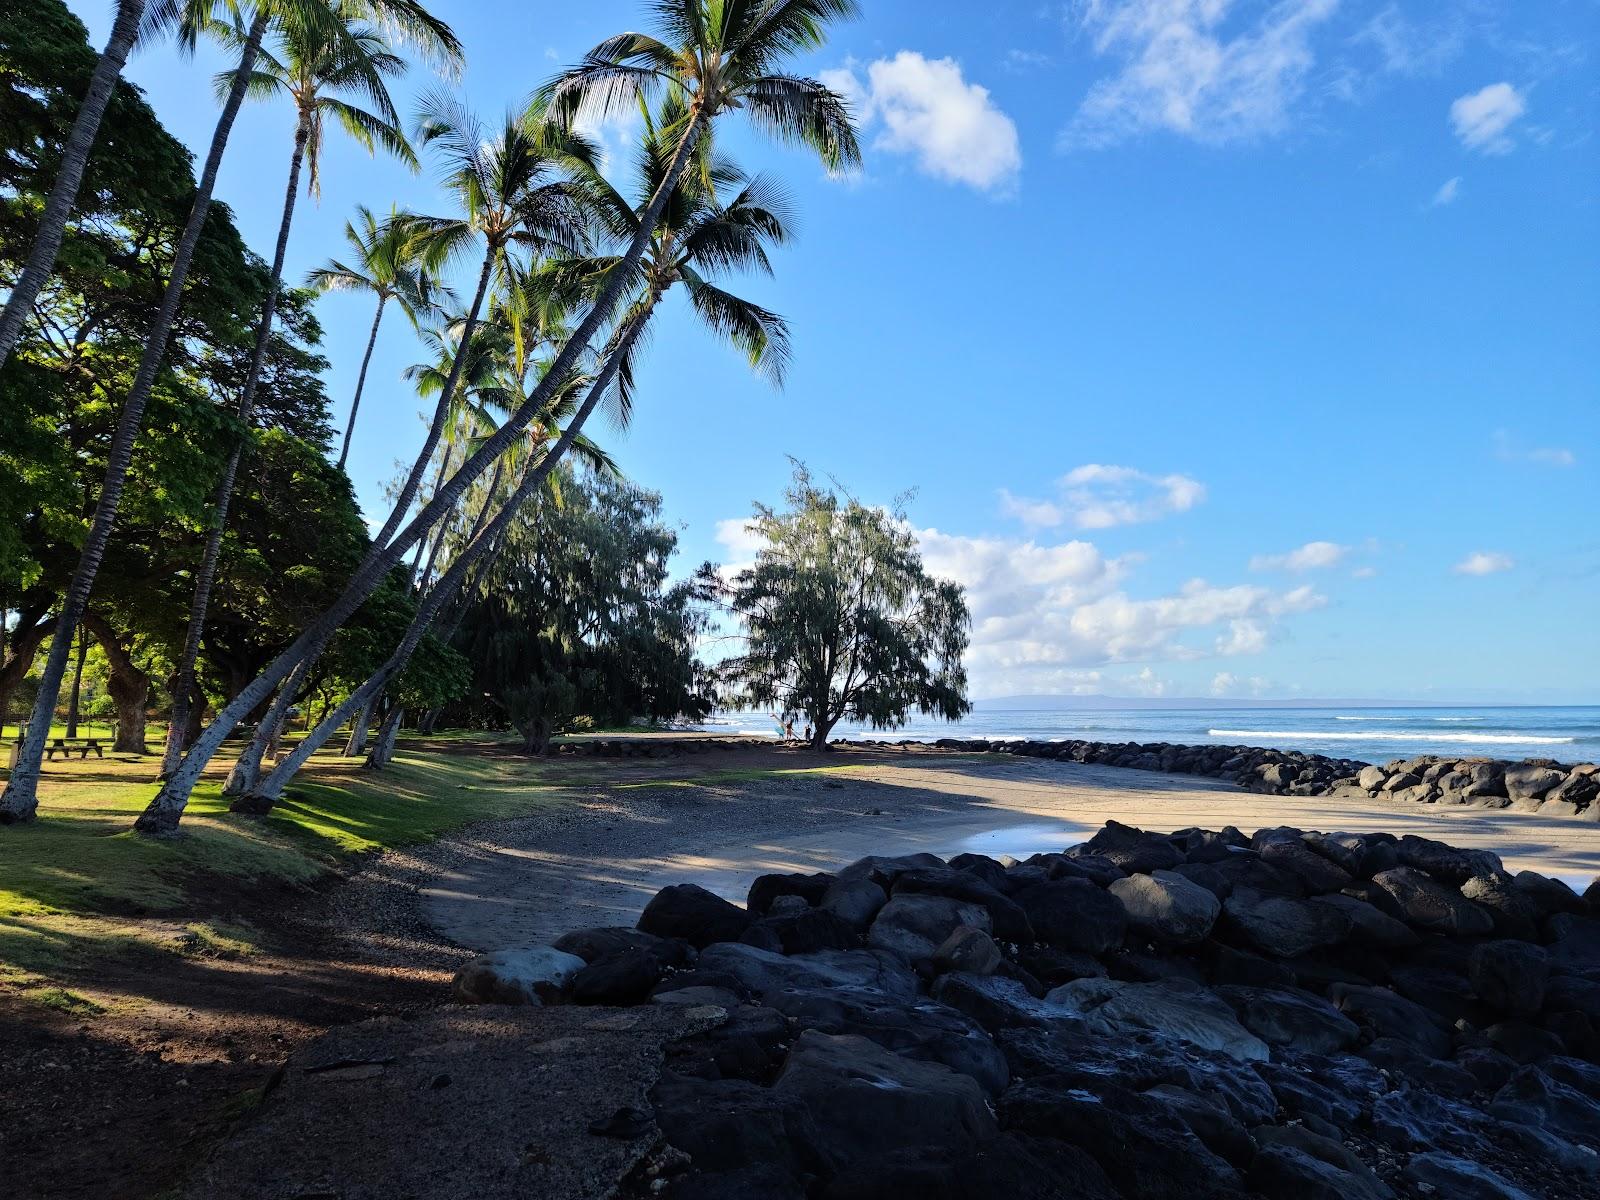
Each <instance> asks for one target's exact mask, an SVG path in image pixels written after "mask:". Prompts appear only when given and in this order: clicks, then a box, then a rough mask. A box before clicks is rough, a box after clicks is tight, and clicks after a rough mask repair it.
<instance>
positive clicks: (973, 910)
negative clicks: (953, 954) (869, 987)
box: [867, 893, 990, 962]
mask: <svg viewBox="0 0 1600 1200" xmlns="http://www.w3.org/2000/svg"><path fill="white" fill-rule="evenodd" d="M963 925H966V926H971V927H972V928H975V929H981V930H983V931H984V932H988V930H989V929H990V923H989V913H988V911H987V910H986V909H983V908H980V907H978V905H976V904H968V903H966V902H964V901H961V900H951V899H949V898H948V897H946V896H924V895H917V894H905V893H900V894H896V895H894V896H891V897H890V898H889V903H887V904H885V905H884V906H883V908H882V909H880V910H879V912H878V915H877V917H876V918H874V920H873V922H872V927H871V928H870V929H868V930H867V944H868V945H869V946H872V947H873V948H875V949H878V950H890V951H893V952H894V953H896V954H899V955H902V956H903V957H905V958H906V959H907V960H908V961H910V962H916V961H917V960H919V959H924V958H932V957H933V953H934V951H935V950H937V949H938V948H939V947H940V946H941V945H943V944H944V942H945V940H946V939H947V938H949V936H950V935H951V934H952V933H954V932H955V931H956V930H957V929H958V928H960V927H961V926H963Z"/></svg>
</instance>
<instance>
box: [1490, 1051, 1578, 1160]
mask: <svg viewBox="0 0 1600 1200" xmlns="http://www.w3.org/2000/svg"><path fill="white" fill-rule="evenodd" d="M1489 1115H1490V1116H1492V1117H1494V1118H1496V1119H1497V1120H1501V1121H1512V1122H1515V1123H1516V1124H1518V1125H1529V1126H1532V1127H1534V1128H1536V1129H1542V1130H1543V1131H1544V1132H1546V1133H1553V1134H1555V1135H1556V1136H1558V1137H1562V1138H1565V1139H1567V1140H1568V1141H1571V1142H1576V1143H1577V1144H1578V1145H1580V1146H1589V1147H1591V1148H1600V1103H1597V1102H1596V1101H1595V1100H1593V1099H1591V1098H1590V1097H1589V1096H1586V1095H1585V1094H1584V1093H1583V1092H1581V1091H1579V1090H1578V1089H1577V1088H1575V1087H1572V1086H1571V1085H1569V1084H1566V1083H1562V1082H1560V1081H1559V1080H1556V1079H1552V1078H1551V1077H1550V1076H1549V1075H1547V1074H1545V1072H1544V1071H1542V1070H1540V1069H1539V1068H1538V1067H1535V1066H1525V1067H1522V1068H1521V1069H1520V1070H1518V1071H1517V1073H1516V1074H1515V1075H1513V1076H1512V1077H1511V1078H1510V1079H1509V1080H1507V1081H1506V1083H1505V1086H1503V1087H1502V1088H1501V1089H1500V1090H1499V1091H1498V1092H1496V1093H1495V1094H1494V1099H1493V1101H1491V1102H1490V1104H1489Z"/></svg>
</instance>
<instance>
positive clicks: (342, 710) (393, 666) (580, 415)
mask: <svg viewBox="0 0 1600 1200" xmlns="http://www.w3.org/2000/svg"><path fill="white" fill-rule="evenodd" d="M660 299H661V293H660V292H659V291H652V292H651V293H650V296H649V298H648V299H647V301H646V303H645V304H644V305H643V307H642V308H641V310H640V311H639V312H638V313H636V314H635V316H634V317H633V318H632V320H631V323H630V324H629V326H628V328H627V330H626V331H625V332H624V334H623V336H622V338H621V339H620V340H619V341H618V343H617V345H616V346H615V347H613V349H612V352H611V354H610V355H609V356H608V357H607V360H606V365H605V366H604V367H603V368H601V371H600V374H599V375H598V376H596V377H595V380H594V382H593V383H592V384H590V386H589V390H588V393H587V394H586V395H585V396H584V398H583V404H582V405H580V406H579V408H578V411H577V412H576V413H574V414H573V416H572V419H571V420H569V421H568V422H567V427H566V428H565V429H564V430H562V431H561V436H560V438H558V439H557V440H556V444H555V445H554V446H552V447H551V448H550V450H549V451H548V452H547V453H546V454H545V456H544V458H542V459H541V460H540V461H539V464H538V465H537V466H535V467H532V468H531V469H529V470H528V471H527V472H526V473H525V474H524V475H523V477H522V480H521V482H520V483H518V484H517V488H516V490H515V491H514V492H512V493H511V495H510V496H509V497H508V498H507V500H506V502H505V504H504V505H503V506H502V507H501V509H500V511H499V512H498V513H497V514H495V518H494V520H492V521H490V522H489V523H488V524H487V525H486V526H483V527H482V528H480V529H479V530H478V535H477V537H475V538H473V539H472V541H471V542H470V543H469V544H468V545H467V546H465V547H464V548H463V549H462V551H461V553H460V554H458V555H457V556H456V559H455V561H454V562H453V563H451V564H450V569H449V570H448V571H446V572H445V573H444V577H443V578H442V579H440V580H439V586H438V587H436V588H434V589H433V591H431V592H429V593H428V595H427V597H426V598H425V599H424V600H423V602H422V603H421V604H420V605H419V606H418V608H417V611H416V614H415V615H414V616H413V617H412V618H411V624H410V625H409V626H408V627H407V628H406V632H405V636H404V637H402V638H401V639H400V645H399V646H397V647H396V648H395V651H394V653H393V654H391V655H390V656H389V659H388V661H386V662H385V663H384V664H383V666H381V667H379V668H378V670H377V672H376V673H374V674H373V676H372V678H370V679H368V680H367V681H366V683H364V684H362V685H361V686H360V687H359V688H357V689H356V690H355V691H354V692H353V693H351V695H350V698H349V699H347V700H346V701H345V702H344V703H343V704H341V705H340V706H339V707H338V708H337V709H335V710H334V712H333V713H332V714H331V715H330V716H328V717H327V718H326V719H324V720H323V722H322V723H321V724H320V725H318V726H317V728H316V729H314V730H312V731H311V732H309V733H307V734H306V736H305V739H304V740H303V741H302V742H301V743H300V745H299V746H297V747H296V748H295V750H294V753H293V754H291V755H289V757H288V758H286V759H284V760H283V761H282V762H280V763H279V764H278V765H277V766H276V767H274V768H273V770H272V773H271V774H270V775H268V776H267V778H266V779H265V780H263V781H262V783H261V786H260V787H258V788H257V789H256V792H255V794H254V795H253V796H251V797H249V798H248V803H249V808H248V811H250V812H265V811H268V810H269V809H270V808H271V807H272V805H273V803H275V802H276V800H277V798H278V796H279V795H281V794H282V792H283V787H284V785H285V784H286V783H288V782H289V780H290V779H291V778H293V777H294V774H295V772H297V771H298V770H299V769H300V768H301V767H302V766H303V765H304V764H305V763H306V761H307V760H308V759H309V758H310V757H311V756H312V755H313V754H315V753H316V751H317V750H318V749H319V748H320V747H321V746H322V745H323V744H324V743H325V742H326V741H327V740H328V739H329V738H330V737H332V736H333V734H334V731H335V730H337V729H338V728H339V726H341V725H343V724H344V722H345V720H346V719H347V718H348V717H349V716H350V714H351V713H353V712H354V711H355V710H356V709H357V708H358V707H360V706H361V705H362V704H365V703H367V702H368V701H369V700H371V699H372V698H375V697H376V696H377V695H378V693H379V692H380V691H382V690H383V689H384V688H385V687H386V686H387V685H388V683H389V681H390V680H391V679H393V678H394V677H395V676H397V675H399V674H400V672H402V671H404V670H405V669H406V664H407V663H409V662H410V661H411V655H412V653H413V652H414V651H415V650H416V648H417V643H418V642H420V641H421V640H422V635H423V634H424V633H426V632H427V631H428V628H429V627H430V626H431V625H432V624H433V622H434V620H435V619H436V618H437V617H438V615H439V613H440V612H441V611H443V609H444V607H445V605H446V604H448V603H449V602H450V601H451V600H452V599H453V598H454V597H455V595H456V593H457V592H458V591H460V589H461V586H462V584H463V583H465V582H466V577H467V573H468V571H470V570H471V569H472V566H473V564H474V563H476V562H477V561H478V560H479V559H483V558H484V556H485V555H486V554H488V555H489V556H490V558H491V559H492V556H493V554H495V553H498V550H499V547H500V546H502V545H504V537H503V535H504V533H505V529H506V527H507V526H508V525H509V524H510V523H511V519H512V517H514V516H516V514H517V510H518V509H520V508H521V507H522V506H523V504H524V503H526V502H527V499H528V497H529V496H531V495H533V493H534V492H535V491H536V490H537V489H538V488H539V487H540V486H541V485H542V484H543V483H544V481H545V480H546V479H547V478H549V475H550V472H551V471H553V470H554V469H555V467H556V464H557V463H559V462H560V461H561V458H562V456H563V455H565V454H566V452H567V448H568V447H569V446H571V445H572V441H573V439H574V438H576V437H577V436H578V432H579V430H580V429H581V428H582V426H583V423H584V422H585V421H587V420H588V419H589V414H590V413H592V412H593V411H594V409H595V405H596V404H598V403H599V402H600V398H601V397H602V396H603V395H605V393H606V390H607V389H608V388H609V387H610V386H611V383H612V381H613V380H614V379H615V378H616V375H617V371H618V369H619V368H620V367H621V366H622V363H623V361H624V359H626V357H627V354H628V350H629V348H630V347H631V346H632V344H633V343H634V341H635V340H637V339H638V337H639V335H640V334H641V333H642V332H643V331H644V327H645V326H646V325H647V324H648V323H649V320H650V315H651V313H652V312H653V311H654V310H655V306H656V304H657V303H658V302H659V301H660ZM398 709H399V706H398V705H396V710H397V711H398ZM390 716H391V717H393V718H394V720H395V727H394V728H393V730H392V731H391V732H390V735H389V737H390V742H391V752H392V740H393V737H394V736H395V735H396V734H397V733H398V721H399V718H398V716H396V715H395V713H391V714H390ZM385 728H386V729H388V728H389V724H388V720H387V719H386V720H385ZM383 743H384V738H383V737H382V736H381V735H380V737H379V740H378V749H379V750H381V749H382V747H383ZM376 752H377V751H375V753H376ZM384 761H386V760H380V761H379V762H378V763H376V764H375V765H377V766H379V767H381V766H383V765H384ZM151 803H152V804H154V803H155V802H154V801H151ZM146 811H147V812H148V810H146ZM143 819H144V818H143V817H140V820H143Z"/></svg>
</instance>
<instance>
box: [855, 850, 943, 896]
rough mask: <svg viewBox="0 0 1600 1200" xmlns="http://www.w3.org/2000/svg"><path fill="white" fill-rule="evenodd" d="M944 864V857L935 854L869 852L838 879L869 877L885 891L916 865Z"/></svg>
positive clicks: (939, 865)
mask: <svg viewBox="0 0 1600 1200" xmlns="http://www.w3.org/2000/svg"><path fill="white" fill-rule="evenodd" d="M944 865H945V862H944V859H942V858H940V857H938V856H937V855H935V854H900V855H885V854H869V855H867V857H866V858H858V859H856V861H855V862H853V863H851V864H850V865H849V866H848V867H845V868H844V869H843V870H842V871H840V872H839V873H838V876H839V878H840V879H870V880H871V881H872V882H873V883H875V884H877V885H878V886H879V887H881V888H882V889H883V890H884V891H885V892H886V893H887V892H889V891H890V890H891V889H892V888H893V887H894V881H895V880H896V879H898V878H900V876H901V875H903V874H904V873H905V872H907V871H915V870H916V869H917V868H918V867H940V868H942V867H943V866H944Z"/></svg>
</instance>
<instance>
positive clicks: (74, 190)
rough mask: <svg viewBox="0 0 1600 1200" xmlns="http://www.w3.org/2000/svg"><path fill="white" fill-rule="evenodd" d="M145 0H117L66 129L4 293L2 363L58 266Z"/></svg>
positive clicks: (0, 323) (0, 334)
mask: <svg viewBox="0 0 1600 1200" xmlns="http://www.w3.org/2000/svg"><path fill="white" fill-rule="evenodd" d="M144 5H145V0H118V3H117V16H116V19H115V20H114V21H113V22H112V25H111V36H110V37H109V38H107V39H106V48H105V49H104V50H103V51H101V53H100V58H99V60H98V61H97V62H96V63H95V65H94V71H93V73H92V74H91V75H90V76H89V90H88V91H87V92H85V93H84V97H83V103H82V104H80V105H79V106H78V115H77V118H76V119H75V120H74V121H73V123H72V132H71V133H70V134H68V135H67V141H66V144H65V145H64V146H63V147H62V148H61V167H60V169H59V170H58V171H57V172H56V181H55V184H54V186H52V187H51V189H50V196H49V198H48V199H47V200H46V201H45V205H44V212H43V213H42V214H41V215H40V218H39V231H38V232H37V233H36V234H34V238H33V246H32V248H31V249H30V250H29V251H28V258H27V261H26V262H25V263H24V264H23V267H22V274H21V275H19V276H18V277H17V282H16V284H15V285H14V286H13V287H12V289H11V295H10V296H9V297H7V299H6V307H5V312H4V314H0V367H3V366H5V365H6V359H7V358H9V357H11V351H12V350H13V349H14V348H15V347H16V344H17V341H18V339H19V338H21V337H22V326H23V322H24V321H25V320H26V318H27V315H28V312H29V310H30V309H31V308H32V307H33V302H34V300H35V299H36V298H37V297H38V295H39V289H40V288H42V287H43V286H44V284H45V280H47V279H49V278H50V273H51V272H52V271H53V270H54V269H55V265H56V255H57V254H58V253H59V252H60V250H61V241H62V239H63V238H64V237H65V236H66V233H67V219H68V218H69V217H70V216H71V215H72V206H73V204H74V203H75V202H76V201H77V199H78V187H79V185H80V184H81V183H82V182H83V172H84V169H85V168H86V167H87V166H88V165H89V152H90V151H91V150H92V149H94V142H95V138H96V136H97V135H98V134H99V132H100V120H101V118H102V117H104V116H105V112H106V106H107V105H108V104H110V103H111V96H112V93H114V92H115V91H116V90H117V81H118V80H119V79H121V78H122V68H123V65H124V64H125V63H126V62H127V61H128V54H129V52H130V51H131V50H132V49H133V43H134V39H135V38H136V37H138V34H139V23H140V21H141V20H142V19H143V17H144Z"/></svg>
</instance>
